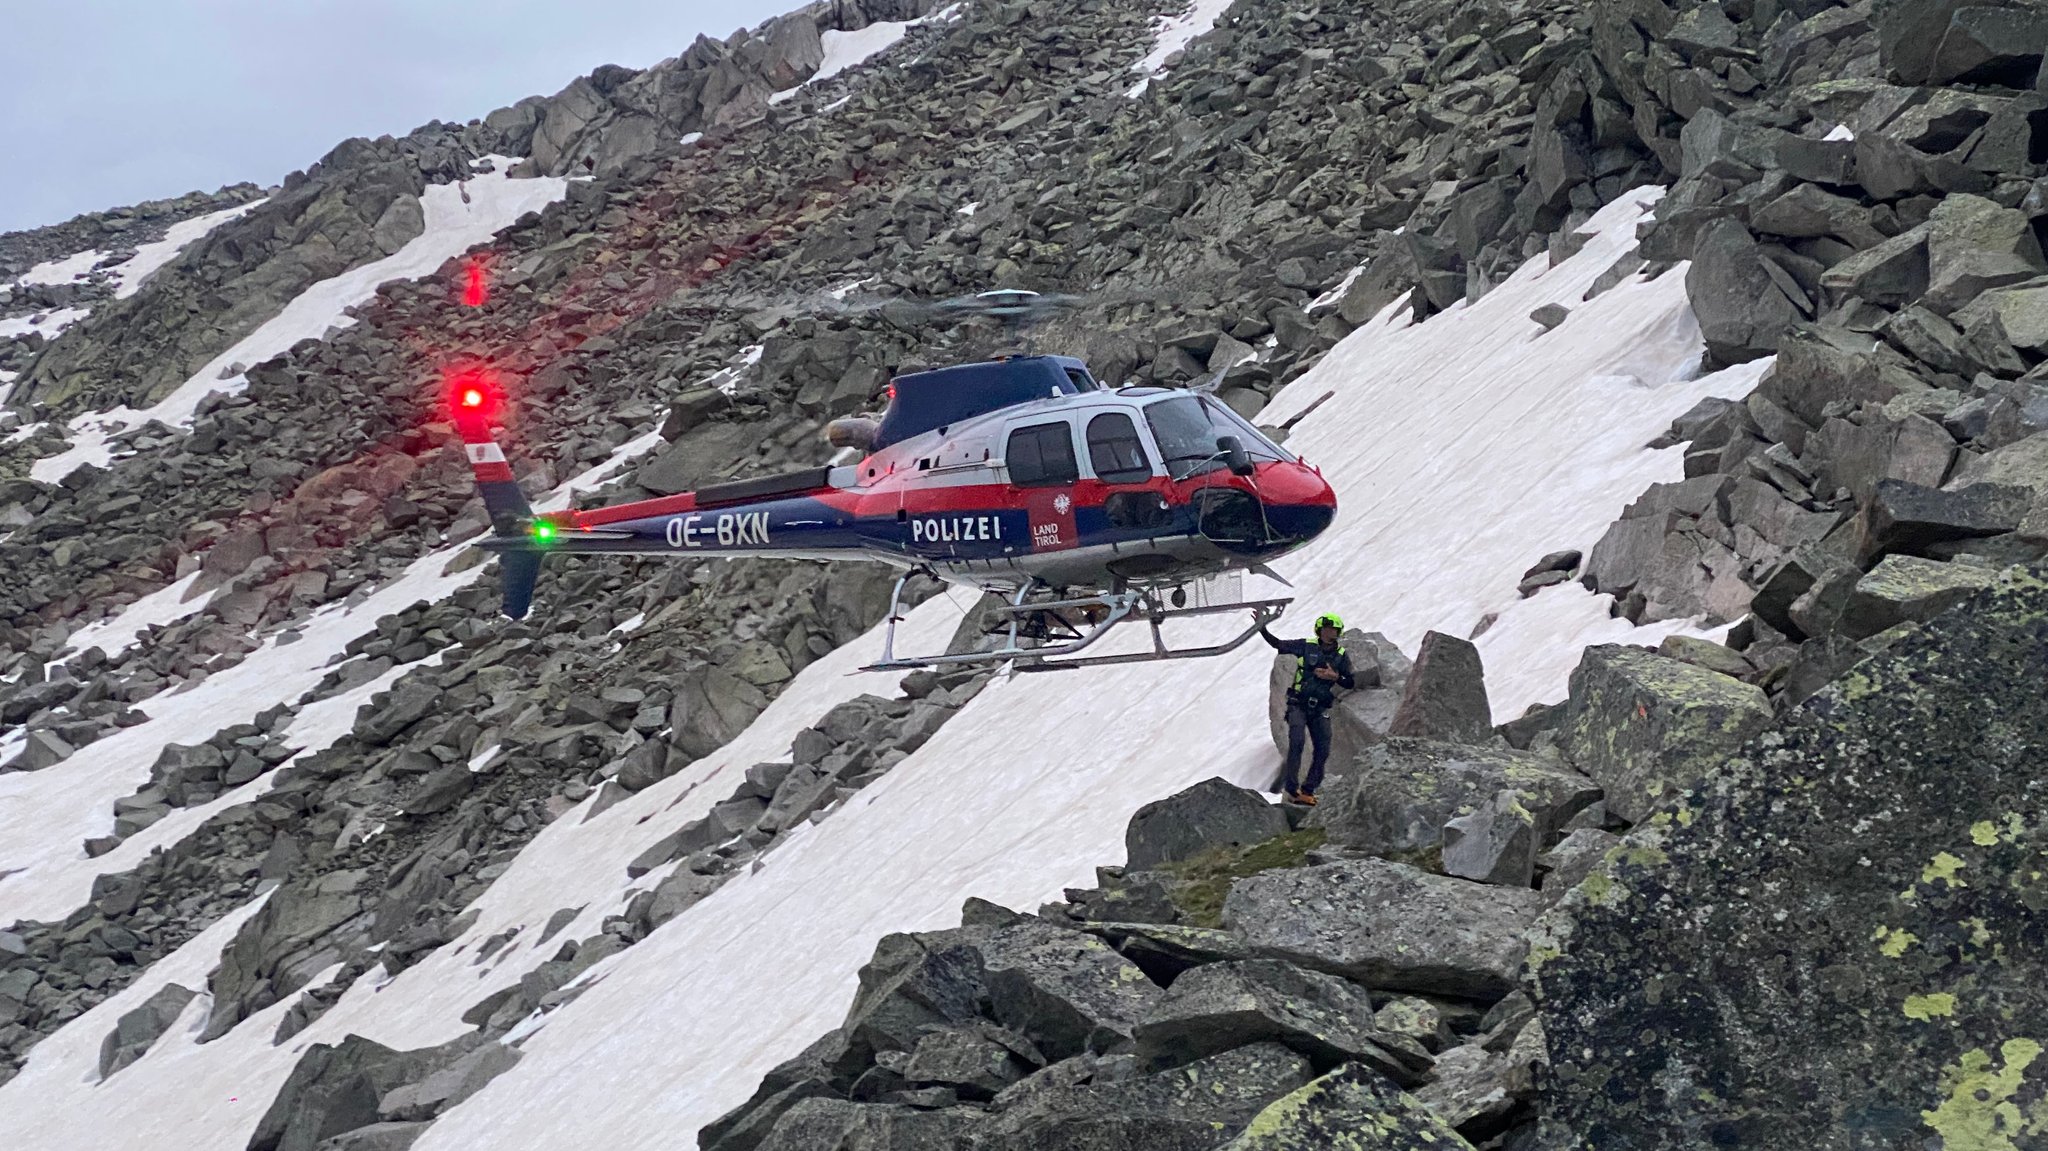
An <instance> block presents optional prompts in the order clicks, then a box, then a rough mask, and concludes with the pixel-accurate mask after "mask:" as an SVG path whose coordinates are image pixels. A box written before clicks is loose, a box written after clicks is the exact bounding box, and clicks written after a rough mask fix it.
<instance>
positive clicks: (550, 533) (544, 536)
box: [533, 520, 555, 547]
mask: <svg viewBox="0 0 2048 1151" xmlns="http://www.w3.org/2000/svg"><path fill="white" fill-rule="evenodd" d="M533 542H534V543H537V544H540V545H541V546H542V547H546V546H547V545H548V544H551V543H554V542H555V525H553V524H551V523H549V522H547V521H546V520H541V521H539V522H538V523H536V524H534V525H533Z"/></svg>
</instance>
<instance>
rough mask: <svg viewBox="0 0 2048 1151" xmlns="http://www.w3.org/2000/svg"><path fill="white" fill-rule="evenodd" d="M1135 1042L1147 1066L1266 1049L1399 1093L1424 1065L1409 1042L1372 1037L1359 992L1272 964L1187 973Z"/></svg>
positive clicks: (1367, 1006) (1367, 1002) (1366, 998)
mask: <svg viewBox="0 0 2048 1151" xmlns="http://www.w3.org/2000/svg"><path fill="white" fill-rule="evenodd" d="M1137 1040H1138V1057H1139V1059H1141V1060H1143V1061H1145V1062H1146V1063H1148V1064H1150V1065H1153V1066H1168V1065H1178V1064H1181V1063H1189V1062H1193V1061H1194V1060H1196V1059H1200V1058H1202V1057H1203V1056H1207V1055H1213V1054H1215V1053H1217V1052H1220V1051H1228V1050H1230V1049H1231V1048H1233V1047H1242V1046H1244V1045H1246V1044H1248V1043H1259V1042H1267V1041H1270V1042H1274V1043H1283V1044H1285V1045H1287V1046H1288V1047H1291V1048H1293V1049H1294V1050H1296V1051H1299V1052H1301V1053H1302V1054H1303V1055H1306V1056H1308V1058H1309V1059H1310V1060H1311V1061H1313V1062H1314V1063H1315V1064H1317V1065H1318V1066H1323V1067H1330V1066H1335V1065H1337V1064H1339V1063H1345V1062H1359V1063H1363V1064H1366V1065H1367V1066H1369V1067H1372V1068H1373V1069H1374V1070H1376V1071H1378V1072H1380V1073H1381V1074H1383V1075H1386V1076H1388V1077H1389V1078H1391V1079H1393V1080H1394V1081H1395V1082H1397V1083H1401V1084H1404V1085H1412V1084H1414V1083H1416V1082H1419V1081H1420V1079H1421V1078H1422V1076H1423V1074H1424V1073H1425V1072H1427V1071H1428V1069H1429V1063H1430V1059H1429V1053H1428V1052H1427V1051H1426V1050H1424V1049H1423V1048H1422V1046H1421V1045H1420V1044H1418V1043H1416V1042H1415V1041H1414V1040H1412V1039H1407V1038H1405V1037H1403V1036H1399V1035H1394V1034H1390V1033H1387V1032H1383V1031H1381V1030H1379V1028H1378V1026H1377V1025H1376V1024H1375V1023H1374V1021H1373V1008H1372V996H1371V995H1369V994H1367V992H1366V990H1365V988H1363V987H1360V986H1358V985H1357V984H1355V983H1352V982H1350V981H1348V980H1345V979H1340V978H1338V977H1337V976H1334V975H1325V974H1323V973H1322V972H1318V971H1304V970H1302V969H1301V968H1299V967H1296V966H1294V965H1293V964H1291V963H1282V962H1280V961H1278V960H1272V959H1257V960H1252V961H1250V962H1243V963H1212V964H1210V965H1208V966H1206V967H1197V968H1195V969H1194V970H1192V971H1189V972H1187V973H1186V974H1184V975H1182V976H1181V977H1180V978H1178V979H1176V980H1174V982H1173V987H1172V988H1171V989H1170V990H1168V991H1167V993H1166V996H1165V997H1164V998H1163V999H1161V1000H1160V1001H1159V1002H1158V1003H1157V1004H1155V1005H1154V1006H1153V1007H1152V1009H1151V1010H1150V1011H1148V1012H1146V1013H1145V1017H1144V1018H1143V1019H1141V1020H1139V1021H1138V1030H1137Z"/></svg>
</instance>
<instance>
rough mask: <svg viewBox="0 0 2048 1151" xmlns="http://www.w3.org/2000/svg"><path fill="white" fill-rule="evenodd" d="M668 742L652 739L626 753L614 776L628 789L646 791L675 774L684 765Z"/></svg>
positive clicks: (620, 784) (621, 785)
mask: <svg viewBox="0 0 2048 1151" xmlns="http://www.w3.org/2000/svg"><path fill="white" fill-rule="evenodd" d="M675 759H676V757H675V756H673V755H671V754H670V752H669V746H668V744H667V743H665V742H663V741H661V740H658V739H650V740H646V741H645V742H643V743H641V744H640V745H639V746H638V747H635V748H634V749H633V750H632V751H629V752H627V753H626V756H625V758H624V759H621V760H620V761H619V770H618V774H616V775H614V776H613V777H612V778H613V779H614V780H616V781H618V784H619V786H620V787H623V788H625V789H626V790H627V791H644V790H646V789H647V788H650V787H653V786H654V785H655V784H657V783H660V782H661V781H662V780H664V779H667V778H668V777H669V776H671V775H673V774H675V772H676V771H678V770H680V769H681V768H682V767H683V766H684V765H683V764H681V763H677V762H675Z"/></svg>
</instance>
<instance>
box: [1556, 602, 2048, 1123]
mask: <svg viewBox="0 0 2048 1151" xmlns="http://www.w3.org/2000/svg"><path fill="white" fill-rule="evenodd" d="M2044 682H2048V570H2044V569H2042V568H2039V567H2037V568H2034V569H2032V570H2031V571H2028V572H2025V573H2014V574H2013V575H2011V576H2008V577H2006V578H2005V579H2003V580H2002V581H2001V583H2000V584H1999V586H1997V587H1994V588H1992V589H1989V590H1987V591H1985V592H1982V593H1979V594H1978V595H1977V596H1976V597H1974V598H1973V599H1971V600H1970V601H1969V602H1968V603H1967V604H1966V605H1965V606H1964V607H1963V608H1962V609H1961V610H1958V611H1954V612H1951V613H1949V614H1948V615H1946V616H1943V617H1942V618H1941V619H1939V620H1937V621H1935V622H1933V623H1930V624H1928V625H1926V626H1924V627H1922V628H1921V629H1919V630H1918V631H1917V632H1916V633H1913V634H1910V635H1907V636H1905V637H1903V638H1901V639H1899V640H1898V641H1897V642H1895V643H1893V644H1892V645H1891V646H1890V647H1889V648H1888V649H1887V650H1885V651H1884V652H1882V653H1880V654H1878V655H1876V656H1874V657H1872V658H1871V659H1869V660H1867V661H1865V662H1864V663H1862V664H1860V665H1859V666H1858V667H1857V668H1856V669H1855V670H1853V671H1851V672H1850V673H1849V674H1848V675H1846V676H1845V677H1843V678H1842V679H1840V680H1838V681H1837V682H1835V683H1834V684H1831V685H1830V686H1828V687H1827V688H1826V689H1824V690H1823V691H1821V692H1820V693H1819V694H1817V695H1815V696H1814V697H1813V698H1811V699H1810V700H1808V701H1807V702H1806V703H1805V704H1803V705H1801V706H1800V707H1799V708H1797V709H1795V710H1793V711H1792V712H1790V713H1788V714H1787V715H1786V716H1785V717H1784V719H1782V720H1781V721H1780V722H1779V723H1778V725H1777V726H1776V727H1775V729H1774V730H1772V731H1769V732H1767V733H1765V734H1763V735H1761V736H1759V737H1758V738H1757V739H1756V740H1755V741H1754V742H1752V743H1751V745H1750V746H1749V748H1748V749H1746V750H1745V752H1744V754H1742V755H1741V756H1739V757H1737V758H1735V759H1733V760H1731V761H1729V762H1728V763H1727V764H1726V765H1725V766H1724V767H1723V768H1722V770H1720V771H1718V772H1716V773H1715V774H1714V775H1713V776H1711V777H1709V778H1707V779H1705V780H1703V781H1702V784H1701V786H1700V788H1699V789H1698V790H1697V791H1696V792H1695V793H1694V794H1693V795H1691V796H1688V797H1686V799H1684V800H1683V801H1682V802H1681V804H1680V805H1679V806H1677V807H1675V808H1673V809H1671V810H1668V811H1663V812H1659V813H1658V814H1657V815H1656V816H1655V817H1654V818H1653V819H1652V820H1651V821H1650V822H1649V823H1648V824H1647V825H1645V826H1643V827H1641V828H1639V829H1637V831H1636V832H1635V833H1634V834H1632V835H1631V836H1630V837H1629V840H1628V842H1627V844H1625V845H1624V846H1623V847H1622V848H1621V849H1620V850H1618V851H1616V852H1614V853H1612V854H1611V855H1610V856H1609V857H1608V859H1607V861H1606V862H1605V863H1603V864H1602V866H1601V867H1600V868H1599V869H1597V870H1595V871H1594V872H1593V873H1592V874H1591V875H1589V876H1588V877H1587V878H1586V880H1585V881H1584V882H1583V883H1582V884H1580V886H1579V887H1578V888H1576V889H1575V890H1574V891H1573V892H1572V893H1571V894H1569V895H1567V896H1566V897H1565V899H1564V901H1563V902H1562V903H1560V904H1559V905H1558V907H1557V908H1556V909H1555V910H1554V911H1552V912H1551V913H1550V914H1549V915H1548V916H1546V917H1545V919H1544V920H1543V922H1542V924H1541V925H1540V927H1539V931H1538V933H1537V939H1536V946H1535V948H1534V949H1533V951H1532V954H1531V966H1532V969H1533V972H1534V989H1535V992H1536V994H1537V998H1538V1000H1539V1002H1540V1004H1541V1011H1542V1019H1543V1025H1544V1028H1545V1031H1546V1032H1547V1035H1548V1046H1549V1051H1550V1055H1551V1062H1552V1074H1551V1077H1550V1083H1549V1087H1548V1089H1547V1090H1546V1093H1545V1103H1544V1107H1545V1110H1546V1114H1547V1116H1548V1117H1549V1118H1550V1119H1552V1120H1555V1121H1558V1122H1560V1123H1561V1125H1562V1126H1563V1127H1564V1128H1566V1129H1569V1130H1573V1131H1576V1132H1577V1133H1578V1135H1579V1136H1580V1138H1581V1140H1582V1142H1580V1143H1578V1144H1576V1145H1577V1146H1583V1147H1587V1148H1608V1147H1629V1148H1634V1149H1638V1151H1661V1149H1666V1148H1669V1149H1673V1151H1676V1149H1678V1148H1688V1149H1690V1148H1697V1147H1700V1146H1703V1145H1714V1146H1726V1147H1788V1146H1806V1145H1814V1146H1843V1147H1849V1146H1857V1147H1873V1148H1876V1147H1884V1148H1894V1147H1896V1148H1907V1147H1911V1148H1920V1147H1941V1148H1947V1149H1949V1151H1956V1149H1960V1148H1975V1149H1989V1148H2001V1149H2016V1148H2026V1147H2035V1146H2039V1145H2040V1128H2039V1125H2038V1122H2037V1117H2039V1116H2040V1115H2042V1114H2043V1113H2044V1108H2048V1075H2044V1073H2043V1065H2042V1064H2041V1062H2040V1056H2041V1054H2042V1045H2043V1042H2044V1037H2043V1035H2042V1031H2041V1028H2040V1023H2041V1020H2042V1019H2044V1018H2048V960H2044V955H2048V950H2044V948H2043V946H2042V940H2043V939H2044V938H2048V876H2044V871H2043V868H2042V866H2041V859H2042V855H2043V852H2044V850H2048V809H2044V805H2043V802H2042V796H2041V778H2042V762H2043V760H2042V754H2043V753H2042V749H2043V748H2044V747H2048V694H2044V693H2043V691H2042V684H2043V683H2044ZM1680 1084H1682V1085H1683V1088H1682V1089H1674V1087H1675V1085H1680Z"/></svg>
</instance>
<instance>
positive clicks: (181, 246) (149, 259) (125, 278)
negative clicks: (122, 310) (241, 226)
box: [112, 196, 269, 300]
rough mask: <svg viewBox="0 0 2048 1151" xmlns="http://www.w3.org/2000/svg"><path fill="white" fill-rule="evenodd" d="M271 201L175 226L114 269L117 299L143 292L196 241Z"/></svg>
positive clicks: (259, 200)
mask: <svg viewBox="0 0 2048 1151" xmlns="http://www.w3.org/2000/svg"><path fill="white" fill-rule="evenodd" d="M268 199H269V197H268V196H265V197H263V198H261V199H256V200H251V201H249V202H248V203H246V204H237V205H235V206H234V207H232V208H222V209H221V210H220V211H218V212H209V213H207V214H206V215H204V216H195V217H193V218H192V219H190V220H186V221H184V222H182V223H177V224H172V225H171V227H170V230H169V231H167V232H165V233H164V238H163V239H161V240H158V241H156V242H154V243H150V244H143V245H142V246H140V247H138V248H136V249H135V255H134V256H132V257H131V258H129V259H128V261H127V262H125V263H121V264H116V265H115V266H114V267H113V269H112V271H113V273H114V278H115V279H116V280H118V281H120V286H119V287H117V288H115V289H114V298H115V299H117V300H125V299H127V298H128V297H130V296H132V295H134V294H135V293H137V292H139V291H141V290H142V285H143V282H144V281H145V280H148V279H149V277H150V276H152V275H154V274H155V273H156V271H157V269H159V268H161V267H163V266H164V265H165V264H168V263H170V262H171V261H172V260H175V259H177V258H178V253H180V252H183V251H184V250H185V249H186V248H187V247H188V246H190V245H191V244H192V242H193V241H195V240H198V239H200V238H201V237H203V236H205V235H206V234H207V233H208V232H211V231H213V230H214V229H215V228H218V227H220V226H221V225H222V224H225V223H227V222H228V221H229V220H234V219H238V218H240V217H242V216H245V215H248V214H249V213H250V212H252V211H254V210H255V209H256V207H257V206H258V205H260V204H262V203H264V202H265V201H267V200H268Z"/></svg>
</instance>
